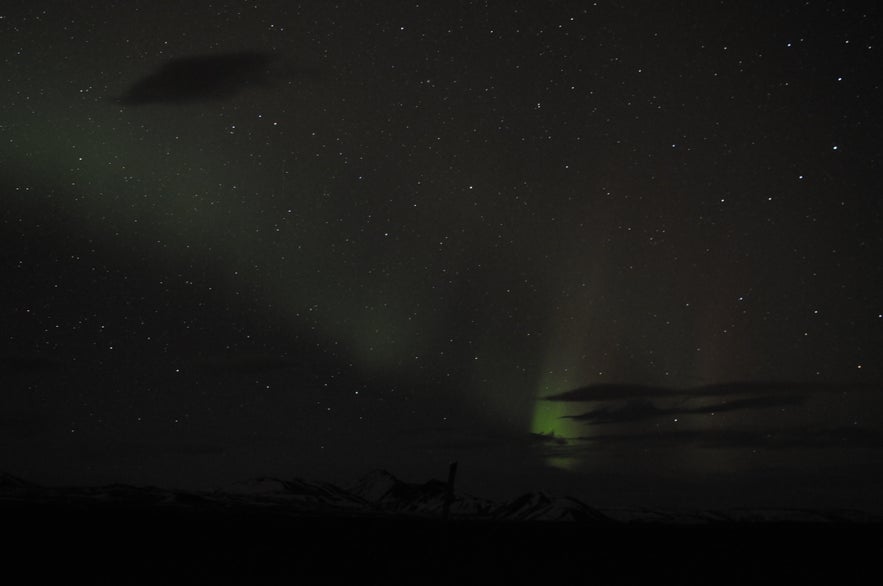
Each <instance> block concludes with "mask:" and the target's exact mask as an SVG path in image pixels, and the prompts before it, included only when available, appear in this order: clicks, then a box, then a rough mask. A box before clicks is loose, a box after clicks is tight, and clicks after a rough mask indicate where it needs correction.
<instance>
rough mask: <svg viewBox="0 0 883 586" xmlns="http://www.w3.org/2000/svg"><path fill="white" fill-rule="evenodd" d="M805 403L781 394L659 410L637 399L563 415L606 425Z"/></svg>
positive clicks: (800, 398) (803, 398)
mask: <svg viewBox="0 0 883 586" xmlns="http://www.w3.org/2000/svg"><path fill="white" fill-rule="evenodd" d="M805 401H806V396H805V395H783V396H759V397H747V398H741V399H730V400H727V401H723V402H716V403H713V404H710V405H698V406H689V405H684V404H680V405H676V406H674V407H658V406H657V405H655V404H654V403H652V402H650V401H647V400H645V399H638V400H634V401H628V402H627V403H625V404H623V405H616V406H605V407H599V408H598V409H593V410H591V411H586V412H585V413H580V414H579V415H565V416H564V418H566V419H575V420H578V421H583V422H585V423H592V424H596V425H598V424H607V423H630V422H633V421H643V420H646V419H653V418H656V417H663V416H666V417H670V416H679V415H688V414H701V413H725V412H729V411H740V410H747V409H766V408H770V407H784V406H790V405H799V404H802V403H804V402H805Z"/></svg>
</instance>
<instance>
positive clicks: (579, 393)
mask: <svg viewBox="0 0 883 586" xmlns="http://www.w3.org/2000/svg"><path fill="white" fill-rule="evenodd" d="M871 390H874V391H883V384H880V385H870V384H826V383H796V382H787V381H782V382H734V383H724V384H714V385H702V386H696V387H682V388H678V387H664V386H650V385H628V384H601V385H589V386H585V387H579V388H576V389H571V390H569V391H565V392H563V393H558V394H556V395H551V396H549V397H544V398H543V399H542V400H543V401H567V402H589V401H611V400H631V399H665V398H673V397H674V398H686V397H713V396H718V397H722V396H730V395H770V394H782V393H788V394H792V395H793V394H811V393H826V392H827V393H830V392H852V391H871Z"/></svg>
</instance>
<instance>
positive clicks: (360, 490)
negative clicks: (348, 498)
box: [350, 470, 495, 518]
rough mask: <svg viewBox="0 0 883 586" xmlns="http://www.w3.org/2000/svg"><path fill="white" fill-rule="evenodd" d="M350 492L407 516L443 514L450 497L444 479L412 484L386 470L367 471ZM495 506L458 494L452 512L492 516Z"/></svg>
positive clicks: (383, 509) (455, 513)
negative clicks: (446, 501)
mask: <svg viewBox="0 0 883 586" xmlns="http://www.w3.org/2000/svg"><path fill="white" fill-rule="evenodd" d="M350 491H351V492H352V493H353V494H356V495H358V496H359V497H360V498H362V499H364V500H365V501H366V502H368V503H370V504H371V505H373V506H374V507H375V508H376V509H378V510H381V511H384V512H387V513H395V514H404V515H418V516H430V517H438V516H441V515H442V513H443V511H444V506H445V500H446V499H447V484H446V483H445V482H442V481H441V480H434V479H433V480H429V481H427V482H424V483H422V484H415V483H409V482H404V481H402V480H399V479H398V478H396V477H395V476H393V475H392V474H390V473H389V472H387V471H385V470H374V471H373V472H370V473H368V474H367V475H365V476H364V477H363V478H362V479H361V480H359V482H357V483H356V484H355V485H354V486H352V487H351V488H350ZM494 508H495V505H494V503H493V502H491V501H489V500H486V499H482V498H478V497H474V496H472V495H468V494H457V493H455V494H454V495H453V500H452V501H451V505H450V514H451V516H452V517H479V518H480V517H490V516H491V514H492V512H493V510H494Z"/></svg>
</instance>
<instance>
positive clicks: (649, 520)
mask: <svg viewBox="0 0 883 586" xmlns="http://www.w3.org/2000/svg"><path fill="white" fill-rule="evenodd" d="M446 498H447V485H446V483H444V482H442V481H440V480H429V481H427V482H423V483H410V482H405V481H403V480H400V479H398V478H396V477H395V476H394V475H392V474H391V473H389V472H387V471H385V470H375V471H373V472H370V473H369V474H367V475H365V476H364V477H362V478H361V479H360V480H359V481H358V482H356V483H355V484H353V485H352V486H350V487H348V488H341V487H339V486H336V485H334V484H331V483H327V482H310V481H306V480H301V479H297V478H294V479H289V480H283V479H279V478H273V477H259V478H254V479H251V480H245V481H242V482H237V483H234V484H232V485H229V486H227V487H226V488H224V489H222V490H215V491H182V490H170V489H163V488H157V487H151V486H147V487H138V486H130V485H125V484H112V485H105V486H90V487H44V486H40V485H37V484H33V483H30V482H27V481H25V480H22V479H20V478H17V477H15V476H13V475H10V474H5V473H2V472H0V504H3V503H7V504H11V505H15V504H16V503H33V504H41V503H53V504H74V505H78V506H79V505H95V506H102V505H107V506H128V507H155V506H160V507H182V508H196V507H198V508H200V509H208V510H211V509H213V508H220V509H229V508H230V507H246V508H255V507H256V508H262V509H267V510H270V511H272V512H273V513H276V512H278V513H281V514H291V515H343V516H387V515H390V516H395V517H419V518H435V519H438V518H441V517H442V515H443V511H444V506H445V500H446ZM450 517H451V518H452V519H462V520H495V521H503V522H508V521H512V522H524V521H545V522H576V523H593V524H598V523H618V524H634V525H642V524H664V525H697V524H698V525H706V524H750V523H881V522H883V517H881V516H880V515H874V514H870V513H866V512H863V511H856V510H844V509H838V510H806V509H757V508H755V509H726V510H707V511H683V510H681V511H677V510H663V509H650V508H619V509H595V508H593V507H590V506H589V505H587V504H585V503H583V502H582V501H580V500H578V499H575V498H572V497H555V496H551V495H549V494H546V493H544V492H529V493H526V494H523V495H521V496H520V497H518V498H516V499H513V500H511V501H508V502H505V503H495V502H493V501H490V500H487V499H482V498H479V497H475V496H472V495H468V494H463V493H455V494H454V495H453V500H452V501H451V505H450Z"/></svg>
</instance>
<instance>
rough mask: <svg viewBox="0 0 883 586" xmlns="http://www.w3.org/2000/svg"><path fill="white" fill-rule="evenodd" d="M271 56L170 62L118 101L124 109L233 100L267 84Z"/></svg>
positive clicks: (225, 56)
mask: <svg viewBox="0 0 883 586" xmlns="http://www.w3.org/2000/svg"><path fill="white" fill-rule="evenodd" d="M276 60H277V57H276V56H275V55H273V54H271V53H261V52H243V53H226V54H218V55H199V56H195V57H181V58H177V59H170V60H169V61H167V62H166V63H165V64H163V65H162V66H161V67H160V68H159V69H158V70H156V71H155V72H153V73H151V74H150V75H148V76H146V77H144V78H142V79H141V80H139V81H137V82H136V83H135V84H134V85H132V87H130V88H129V90H128V91H127V92H126V93H124V94H123V95H122V96H121V97H119V98H118V99H117V102H118V103H120V104H122V105H125V106H138V105H142V104H152V103H181V102H204V101H211V100H219V99H226V98H231V97H233V96H235V95H236V94H238V93H239V92H241V91H242V90H243V89H245V88H247V87H252V86H261V85H268V84H269V83H270V82H271V81H272V76H271V72H270V66H271V65H272V64H273V62H274V61H276Z"/></svg>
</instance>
